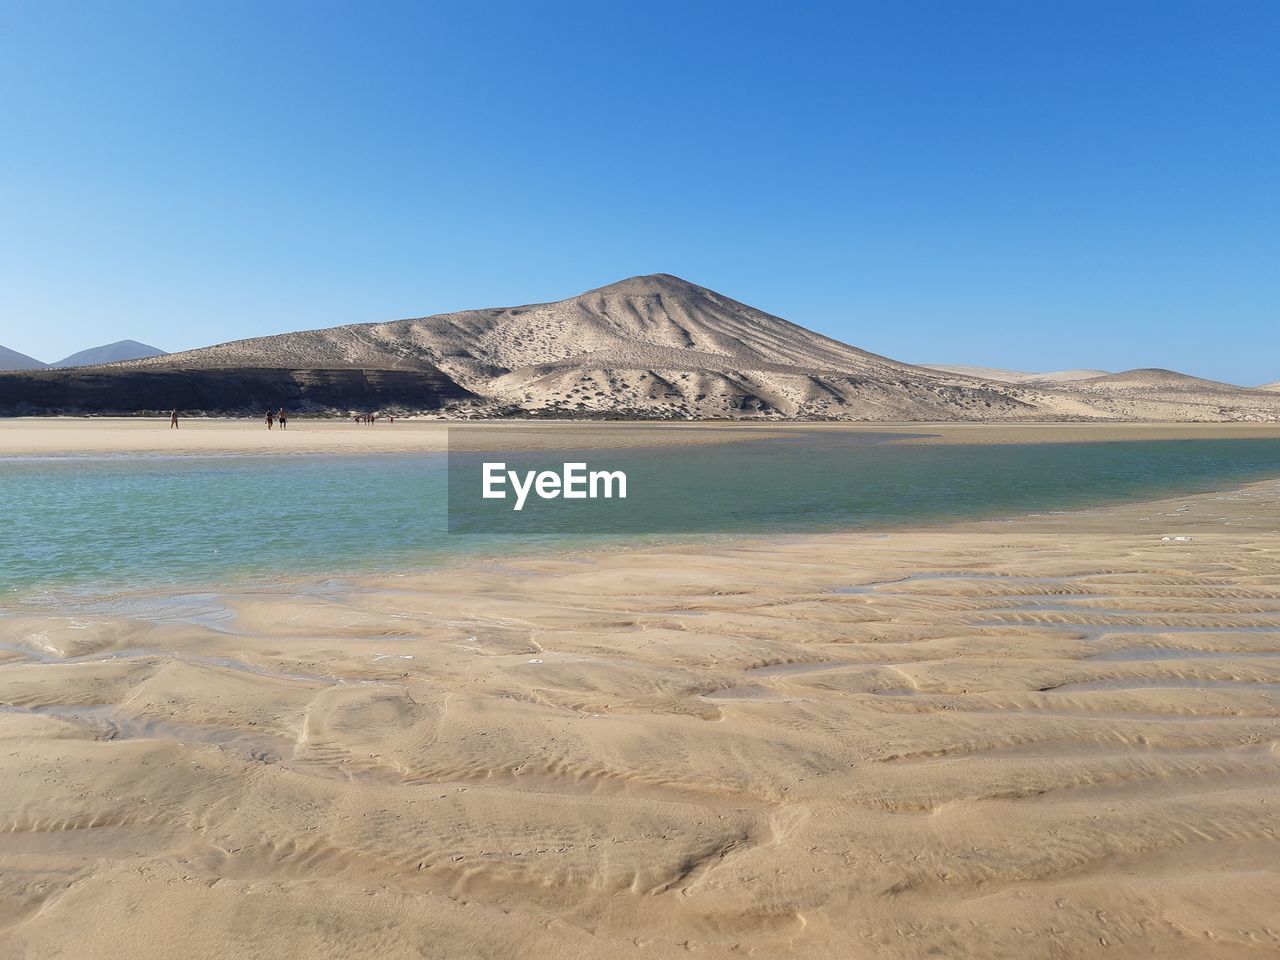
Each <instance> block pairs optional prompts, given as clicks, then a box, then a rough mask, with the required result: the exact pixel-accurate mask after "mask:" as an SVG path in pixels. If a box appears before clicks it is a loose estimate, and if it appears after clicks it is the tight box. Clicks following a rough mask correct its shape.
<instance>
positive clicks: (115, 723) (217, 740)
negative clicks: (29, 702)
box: [0, 704, 294, 763]
mask: <svg viewBox="0 0 1280 960" xmlns="http://www.w3.org/2000/svg"><path fill="white" fill-rule="evenodd" d="M0 713H9V714H25V715H27V716H37V717H56V718H58V719H61V720H66V721H69V722H71V723H74V724H76V725H78V726H80V727H83V728H84V729H85V730H87V731H88V732H89V733H90V734H92V735H93V738H94V739H95V740H102V741H114V740H166V741H170V742H173V743H181V744H184V745H186V746H213V747H218V748H220V749H224V750H231V751H234V752H237V753H243V754H244V755H245V756H246V757H248V758H249V759H251V760H257V761H259V762H261V763H275V762H277V761H279V760H281V759H283V758H285V757H288V756H290V755H291V754H292V752H293V748H294V743H293V741H291V740H286V739H285V738H283V737H274V736H271V735H270V734H250V733H246V732H245V731H243V730H236V729H234V728H231V727H218V726H212V725H206V724H198V723H183V722H180V721H176V720H159V719H152V718H148V717H136V716H132V715H130V714H127V713H125V712H124V711H122V710H121V709H120V708H119V707H117V706H114V705H112V704H93V705H86V706H66V705H62V704H58V705H51V706H35V707H16V706H0Z"/></svg>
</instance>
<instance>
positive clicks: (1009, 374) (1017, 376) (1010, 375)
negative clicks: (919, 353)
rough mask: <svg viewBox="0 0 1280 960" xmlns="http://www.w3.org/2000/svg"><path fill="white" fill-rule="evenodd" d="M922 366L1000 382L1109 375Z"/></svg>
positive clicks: (1103, 373) (1103, 372) (1056, 380)
mask: <svg viewBox="0 0 1280 960" xmlns="http://www.w3.org/2000/svg"><path fill="white" fill-rule="evenodd" d="M921 366H923V367H925V368H926V369H929V370H940V371H942V372H943V373H959V374H963V375H964V376H966V377H978V378H979V379H982V380H995V381H997V382H999V383H1070V382H1072V381H1074V380H1092V379H1093V378H1094V377H1105V376H1107V371H1106V370H1055V371H1053V372H1051V373H1026V372H1024V371H1022V370H1002V369H1000V368H998V367H966V366H960V365H958V364H951V363H924V364H921Z"/></svg>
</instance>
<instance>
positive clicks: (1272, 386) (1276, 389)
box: [1257, 380, 1280, 393]
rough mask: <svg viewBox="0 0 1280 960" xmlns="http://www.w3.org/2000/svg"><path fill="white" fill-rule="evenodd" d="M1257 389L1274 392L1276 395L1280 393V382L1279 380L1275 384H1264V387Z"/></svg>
mask: <svg viewBox="0 0 1280 960" xmlns="http://www.w3.org/2000/svg"><path fill="white" fill-rule="evenodd" d="M1257 389H1259V390H1272V391H1274V392H1276V393H1280V380H1277V381H1276V382H1275V383H1264V384H1263V385H1262V386H1260V387H1258V388H1257Z"/></svg>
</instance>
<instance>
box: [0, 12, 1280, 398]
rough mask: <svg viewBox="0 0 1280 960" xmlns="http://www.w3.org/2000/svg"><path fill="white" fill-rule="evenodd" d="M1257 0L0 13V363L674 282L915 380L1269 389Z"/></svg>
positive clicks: (1279, 293)
mask: <svg viewBox="0 0 1280 960" xmlns="http://www.w3.org/2000/svg"><path fill="white" fill-rule="evenodd" d="M1278 35H1280V4H1277V3H1274V2H1228V3H1221V2H1204V3H1181V2H1177V0H1163V2H1126V0H1108V2H1098V3H1094V2H1073V3H1060V4H1053V3H1027V2H1024V0H1017V2H1008V3H955V2H941V0H940V2H934V3H929V2H893V3H890V2H884V3H876V4H857V3H851V4H832V5H825V4H810V5H796V4H785V5H784V4H763V3H751V2H738V3H721V4H703V3H670V4H668V3H645V4H619V3H603V2H601V3H591V4H561V3H546V4H523V3H521V4H503V3H495V4H485V5H473V4H461V3H457V4H447V5H438V6H437V5H429V4H424V3H414V4H404V5H398V4H393V3H376V4H355V3H345V4H333V3H323V2H308V3H289V2H276V3H270V4H263V3H237V2H230V0H228V2H217V3H202V4H197V3H191V2H167V3H125V2H111V3H106V2H103V3H91V4H70V3H61V2H56V0H54V2H39V3H37V2H34V0H23V2H13V0H0V117H3V121H2V122H0V344H4V345H6V346H9V347H11V348H13V349H17V350H21V351H23V352H25V353H29V354H32V355H34V356H37V357H39V358H41V359H45V360H52V359H56V358H57V357H60V356H62V355H65V354H68V353H71V352H72V351H74V350H78V349H80V348H82V347H85V346H88V345H91V344H96V343H101V342H106V341H111V340H117V339H122V338H126V337H131V338H135V339H139V340H145V341H148V342H151V343H154V344H156V345H158V346H160V347H163V348H165V349H169V350H176V349H182V348H186V347H192V346H198V345H202V344H205V343H210V342H216V341H220V340H226V339H232V338H237V337H244V336H253V335H258V334H264V333H274V332H279V331H283V330H290V329H301V328H307V327H316V326H329V325H334V324H338V323H350V322H356V321H373V320H386V319H393V318H397V317H402V316H418V315H423V314H428V313H435V312H440V311H445V310H454V309H462V308H466V307H477V306H496V305H504V304H515V303H525V302H535V301H542V300H551V299H559V298H561V297H565V296H570V295H572V294H575V293H578V292H580V291H582V290H584V289H587V288H590V287H594V286H600V285H602V284H604V283H608V282H611V281H613V280H617V279H621V278H623V277H626V276H631V275H634V274H639V273H654V272H668V273H675V274H678V275H680V276H683V277H685V278H687V279H689V280H692V281H694V282H696V283H701V284H703V285H705V286H709V287H712V288H714V289H716V290H719V291H721V292H723V293H725V294H728V295H730V296H732V297H735V298H737V299H739V300H743V301H745V302H747V303H751V304H753V305H755V306H758V307H761V308H763V309H766V310H769V311H771V312H774V313H778V314H780V315H782V316H784V317H786V318H788V319H790V320H793V321H795V322H797V323H801V324H804V325H806V326H809V327H812V328H814V329H816V330H820V331H822V332H824V333H827V334H829V335H831V336H835V337H838V338H840V339H842V340H846V341H848V342H850V343H853V344H855V345H857V346H861V347H864V348H866V349H870V350H875V351H877V352H880V353H884V354H888V355H890V356H894V357H898V358H901V359H904V360H910V361H917V362H923V361H938V362H953V363H974V364H984V365H991V366H1005V367H1014V368H1020V369H1037V370H1044V369H1056V368H1065V367H1076V366H1096V367H1104V368H1110V369H1122V368H1127V367H1133V366H1167V367H1173V368H1177V369H1182V370H1186V371H1188V372H1192V373H1197V374H1200V375H1203V376H1211V377H1217V378H1222V379H1227V380H1232V381H1235V382H1242V383H1257V382H1262V381H1269V380H1276V379H1280V350H1278V349H1277V347H1280V333H1278V332H1277V331H1278V330H1280V323H1278V322H1277V321H1278V320H1280V316H1278V314H1280V310H1278V304H1280V61H1278V60H1277V57H1276V55H1275V40H1276V37H1277V36H1278Z"/></svg>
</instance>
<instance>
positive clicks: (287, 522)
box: [0, 434, 1280, 600]
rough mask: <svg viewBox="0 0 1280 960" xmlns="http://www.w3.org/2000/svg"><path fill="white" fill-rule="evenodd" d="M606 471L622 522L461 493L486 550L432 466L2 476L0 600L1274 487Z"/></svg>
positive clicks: (609, 510)
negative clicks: (621, 477) (622, 500)
mask: <svg viewBox="0 0 1280 960" xmlns="http://www.w3.org/2000/svg"><path fill="white" fill-rule="evenodd" d="M556 456H557V457H559V456H560V454H557V455H556ZM608 456H611V457H613V458H614V460H615V461H617V459H618V458H619V457H621V458H622V460H623V461H624V462H625V465H626V466H627V468H628V469H629V470H631V471H634V474H633V479H632V481H631V491H632V496H631V497H629V499H628V501H627V503H626V505H625V510H622V509H619V506H620V505H619V504H617V503H616V502H615V503H613V504H605V503H601V502H595V503H594V504H583V503H581V502H580V503H578V504H574V505H573V506H574V509H575V510H578V509H579V508H581V507H584V506H585V507H586V509H582V510H579V512H572V511H565V510H564V509H560V510H559V511H558V512H557V511H556V510H552V511H551V512H547V513H543V514H540V515H538V517H537V518H536V522H533V523H532V524H529V523H528V522H526V524H525V527H519V526H511V525H510V516H509V515H508V514H502V515H499V514H498V513H494V512H493V508H494V502H493V501H488V502H485V503H481V502H480V501H479V500H478V498H473V499H471V500H467V499H466V498H463V499H462V500H459V498H458V496H457V495H456V491H455V497H454V498H453V500H454V502H453V512H454V516H453V520H454V521H455V523H454V526H455V528H459V527H461V528H467V527H468V526H469V527H470V528H471V529H476V530H480V531H482V533H481V534H480V535H463V534H459V533H450V532H449V523H448V521H449V519H450V518H449V509H450V501H449V497H448V496H447V486H448V475H449V471H448V470H447V469H446V458H445V455H443V454H413V455H408V454H377V455H372V456H288V457H274V456H252V457H249V456H245V457H240V456H217V457H205V456H192V457H169V458H158V457H153V456H152V457H129V456H126V457H106V458H103V457H99V458H87V457H66V458H10V459H6V460H0V586H2V587H3V590H4V591H5V592H6V593H7V594H8V595H9V597H10V599H11V600H17V599H19V598H23V597H30V596H32V595H33V594H36V595H38V594H40V593H43V592H47V591H59V590H68V589H70V590H88V591H95V592H96V591H103V592H105V591H115V590H121V589H128V588H132V587H151V586H158V585H167V584H173V585H184V584H200V583H218V582H224V581H228V580H235V579H243V578H249V579H253V578H256V577H275V576H296V575H311V574H322V573H332V574H354V573H367V572H377V571H402V570H413V569H421V568H427V567H430V566H432V565H434V564H438V563H440V562H442V561H446V560H448V559H451V558H454V557H460V556H475V555H480V554H486V553H490V554H505V553H508V552H510V551H512V550H517V551H522V550H523V551H536V550H539V549H544V548H546V547H548V546H561V545H572V544H582V543H590V544H592V545H598V544H600V543H627V542H632V541H633V540H635V539H636V538H644V537H651V536H653V535H656V534H661V535H665V536H672V535H675V536H681V535H692V536H718V535H724V534H729V535H755V534H770V533H800V532H808V531H816V530H826V529H840V528H869V527H886V526H892V525H895V524H903V523H922V522H935V521H944V520H952V519H967V518H975V517H987V516H1006V515H1007V516H1013V515H1018V514H1025V513H1031V512H1044V511H1052V510H1070V509H1075V508H1080V507H1084V506H1089V505H1092V504H1102V503H1112V502H1118V501H1123V500H1135V499H1154V498H1158V497H1162V496H1168V495H1171V494H1174V493H1179V492H1195V491H1204V490H1212V489H1222V488H1223V487H1226V486H1229V485H1231V484H1235V483H1241V482H1247V481H1251V480H1257V479H1262V478H1265V477H1274V476H1280V440H1271V439H1263V440H1179V441H1135V442H1119V443H1117V442H1111V443H1061V444H1008V445H981V446H961V445H923V444H899V443H878V444H869V443H867V442H866V440H865V438H864V439H862V440H859V441H856V442H842V441H841V439H840V438H838V437H834V438H833V437H832V436H831V435H830V434H827V435H818V434H813V435H806V436H804V437H801V438H799V440H797V439H796V438H781V439H771V440H761V441H754V442H745V443H744V442H739V443H723V444H708V445H704V446H696V447H690V446H680V447H670V448H650V449H644V450H638V451H631V452H629V453H624V454H618V453H616V452H614V453H612V454H609V455H608ZM564 506H565V505H564V503H563V501H562V502H561V504H560V507H564ZM468 510H473V511H474V513H473V515H470V516H460V515H459V511H462V512H463V513H465V512H466V511H468ZM460 521H461V522H460ZM530 530H532V531H533V533H530V532H529V531H530ZM1173 532H1176V531H1173Z"/></svg>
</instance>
